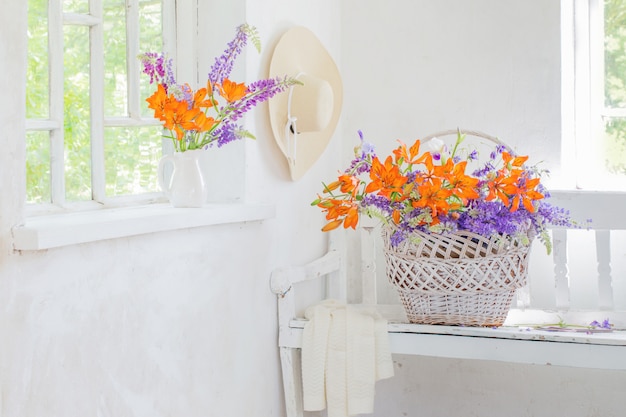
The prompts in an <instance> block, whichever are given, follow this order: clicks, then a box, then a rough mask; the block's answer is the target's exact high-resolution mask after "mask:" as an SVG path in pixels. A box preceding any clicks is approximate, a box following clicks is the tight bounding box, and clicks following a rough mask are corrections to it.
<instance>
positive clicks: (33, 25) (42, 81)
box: [26, 0, 48, 119]
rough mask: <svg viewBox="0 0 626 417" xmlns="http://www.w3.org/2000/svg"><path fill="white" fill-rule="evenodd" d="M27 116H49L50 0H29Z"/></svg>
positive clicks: (45, 117)
mask: <svg viewBox="0 0 626 417" xmlns="http://www.w3.org/2000/svg"><path fill="white" fill-rule="evenodd" d="M26 80H27V81H26V117H27V118H41V119H47V118H48V1H47V0H28V67H27V70H26Z"/></svg>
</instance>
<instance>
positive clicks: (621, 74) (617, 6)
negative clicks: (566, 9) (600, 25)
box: [604, 0, 626, 108]
mask: <svg viewBox="0 0 626 417" xmlns="http://www.w3.org/2000/svg"><path fill="white" fill-rule="evenodd" d="M604 19H605V23H604V31H605V39H604V42H605V54H604V61H605V63H604V67H605V105H606V107H609V108H616V107H621V108H626V0H606V1H605V3H604Z"/></svg>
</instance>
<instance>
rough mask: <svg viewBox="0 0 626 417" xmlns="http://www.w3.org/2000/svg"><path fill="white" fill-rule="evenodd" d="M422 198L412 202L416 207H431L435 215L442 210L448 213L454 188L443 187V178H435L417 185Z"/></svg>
mask: <svg viewBox="0 0 626 417" xmlns="http://www.w3.org/2000/svg"><path fill="white" fill-rule="evenodd" d="M417 189H418V192H419V194H420V198H419V199H418V200H416V201H414V202H413V203H412V206H413V207H415V208H430V212H431V214H432V216H433V218H434V217H437V214H439V213H440V212H441V213H443V214H446V213H447V212H448V210H449V209H450V204H449V203H448V198H449V197H450V196H451V195H452V190H449V189H446V188H443V183H442V181H441V179H439V178H434V179H433V180H432V182H425V183H423V184H421V185H419V186H418V187H417Z"/></svg>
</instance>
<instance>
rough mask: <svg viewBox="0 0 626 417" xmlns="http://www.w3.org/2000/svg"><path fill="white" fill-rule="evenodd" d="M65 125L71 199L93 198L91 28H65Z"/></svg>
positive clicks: (66, 185)
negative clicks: (90, 119) (90, 128)
mask: <svg viewBox="0 0 626 417" xmlns="http://www.w3.org/2000/svg"><path fill="white" fill-rule="evenodd" d="M63 34H64V37H63V38H64V42H65V54H64V58H63V65H64V71H65V86H64V89H65V90H64V91H65V92H64V94H65V95H64V103H65V105H64V108H65V115H64V127H65V133H64V134H65V192H66V199H67V200H91V151H90V146H91V145H90V139H89V138H90V131H89V126H90V124H89V28H87V27H83V26H71V25H70V26H65V27H64V28H63Z"/></svg>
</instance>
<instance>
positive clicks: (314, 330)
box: [302, 300, 393, 417]
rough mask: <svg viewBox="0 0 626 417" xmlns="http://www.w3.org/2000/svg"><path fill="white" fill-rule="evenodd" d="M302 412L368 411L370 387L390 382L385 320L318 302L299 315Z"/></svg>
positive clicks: (336, 415)
mask: <svg viewBox="0 0 626 417" xmlns="http://www.w3.org/2000/svg"><path fill="white" fill-rule="evenodd" d="M305 317H306V318H307V319H309V322H308V323H307V324H306V325H305V327H304V333H303V340H302V384H303V385H302V386H303V394H304V410H306V411H318V410H323V409H324V408H326V407H328V417H347V416H352V415H356V414H367V413H372V412H373V411H374V391H375V389H374V384H375V382H376V381H378V380H380V379H385V378H389V377H391V376H393V362H392V360H391V352H390V349H389V338H388V335H387V320H385V319H383V318H382V317H381V316H380V314H379V313H378V312H377V311H376V310H375V309H369V308H367V309H366V308H358V307H356V306H352V305H346V304H344V303H340V302H338V301H335V300H324V301H322V302H321V303H319V304H316V305H314V306H311V307H309V308H308V309H307V310H306V312H305Z"/></svg>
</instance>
